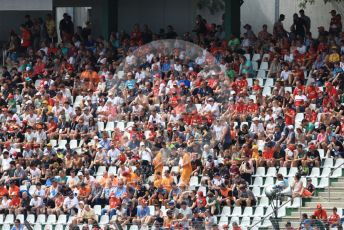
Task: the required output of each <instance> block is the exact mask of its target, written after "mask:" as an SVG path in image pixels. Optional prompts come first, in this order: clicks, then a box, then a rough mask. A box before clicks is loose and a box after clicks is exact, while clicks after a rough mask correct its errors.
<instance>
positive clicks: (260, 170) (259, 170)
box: [253, 167, 265, 177]
mask: <svg viewBox="0 0 344 230" xmlns="http://www.w3.org/2000/svg"><path fill="white" fill-rule="evenodd" d="M253 176H254V177H261V176H265V167H258V168H257V171H256V174H254V175H253Z"/></svg>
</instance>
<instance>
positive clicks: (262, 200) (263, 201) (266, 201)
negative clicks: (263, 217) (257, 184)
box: [259, 196, 269, 207]
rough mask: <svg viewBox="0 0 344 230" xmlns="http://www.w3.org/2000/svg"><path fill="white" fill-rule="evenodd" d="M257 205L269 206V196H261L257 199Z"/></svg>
mask: <svg viewBox="0 0 344 230" xmlns="http://www.w3.org/2000/svg"><path fill="white" fill-rule="evenodd" d="M259 206H261V207H268V206H269V198H268V197H266V196H263V197H261V198H260V200H259Z"/></svg>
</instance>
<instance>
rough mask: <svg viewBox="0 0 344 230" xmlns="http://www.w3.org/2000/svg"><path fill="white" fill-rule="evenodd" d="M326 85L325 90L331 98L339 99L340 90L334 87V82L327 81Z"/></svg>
mask: <svg viewBox="0 0 344 230" xmlns="http://www.w3.org/2000/svg"><path fill="white" fill-rule="evenodd" d="M325 87H326V90H325V92H326V93H327V94H328V96H329V97H330V98H332V99H333V100H337V99H338V92H337V89H336V88H335V87H333V85H332V83H331V82H326V84H325Z"/></svg>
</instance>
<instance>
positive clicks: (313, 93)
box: [306, 82, 319, 103]
mask: <svg viewBox="0 0 344 230" xmlns="http://www.w3.org/2000/svg"><path fill="white" fill-rule="evenodd" d="M318 91H319V89H318V87H317V86H315V84H314V82H311V84H310V85H309V86H307V87H306V96H307V98H308V100H309V101H310V102H311V103H315V99H317V97H318Z"/></svg>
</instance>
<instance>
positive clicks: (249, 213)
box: [242, 207, 253, 217]
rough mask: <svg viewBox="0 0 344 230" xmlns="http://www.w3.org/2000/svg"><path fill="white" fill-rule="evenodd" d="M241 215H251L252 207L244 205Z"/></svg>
mask: <svg viewBox="0 0 344 230" xmlns="http://www.w3.org/2000/svg"><path fill="white" fill-rule="evenodd" d="M242 216H248V217H251V216H253V208H252V207H245V210H244V212H243V214H242Z"/></svg>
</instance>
